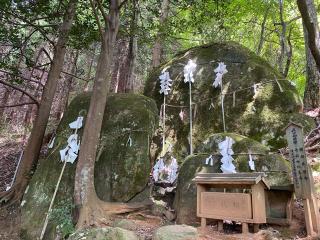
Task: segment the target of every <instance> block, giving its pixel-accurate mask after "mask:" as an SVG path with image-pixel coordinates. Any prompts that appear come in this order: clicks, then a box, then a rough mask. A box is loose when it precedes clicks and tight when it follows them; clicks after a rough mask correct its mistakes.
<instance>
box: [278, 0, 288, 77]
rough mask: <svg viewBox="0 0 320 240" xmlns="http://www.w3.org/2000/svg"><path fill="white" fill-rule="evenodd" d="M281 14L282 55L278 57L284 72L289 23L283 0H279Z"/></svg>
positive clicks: (280, 68)
mask: <svg viewBox="0 0 320 240" xmlns="http://www.w3.org/2000/svg"><path fill="white" fill-rule="evenodd" d="M279 15H280V25H281V32H280V34H279V38H280V55H279V59H278V65H279V71H280V72H281V73H282V74H284V66H283V65H284V60H285V55H286V51H287V40H286V32H287V24H286V23H285V21H284V18H283V0H279Z"/></svg>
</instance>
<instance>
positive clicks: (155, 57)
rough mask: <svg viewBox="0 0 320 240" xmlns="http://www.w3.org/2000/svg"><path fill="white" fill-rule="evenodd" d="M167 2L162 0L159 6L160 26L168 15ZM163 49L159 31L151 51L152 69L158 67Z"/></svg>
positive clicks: (168, 2)
mask: <svg viewBox="0 0 320 240" xmlns="http://www.w3.org/2000/svg"><path fill="white" fill-rule="evenodd" d="M169 4H170V1H169V0H163V1H162V5H161V16H160V26H161V25H162V24H163V23H164V22H165V20H166V19H167V17H168V13H169ZM162 53H163V47H162V45H161V31H159V33H158V35H157V38H156V41H155V44H154V46H153V50H152V67H153V68H155V67H157V66H159V65H160V62H161V59H162Z"/></svg>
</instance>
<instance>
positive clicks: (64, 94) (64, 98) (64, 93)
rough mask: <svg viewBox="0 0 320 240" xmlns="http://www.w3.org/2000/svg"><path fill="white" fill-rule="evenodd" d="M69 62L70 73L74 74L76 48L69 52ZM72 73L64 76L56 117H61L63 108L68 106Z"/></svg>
mask: <svg viewBox="0 0 320 240" xmlns="http://www.w3.org/2000/svg"><path fill="white" fill-rule="evenodd" d="M70 55H71V56H70V64H71V69H69V71H67V72H70V73H71V74H73V75H76V71H77V61H78V57H79V51H78V50H77V51H76V52H75V53H71V54H70ZM73 75H68V76H66V78H65V81H64V83H63V87H62V88H63V89H62V90H61V97H60V99H61V101H60V103H59V107H58V113H57V115H58V117H59V119H61V117H62V116H63V113H64V112H65V110H66V109H67V106H68V99H69V93H70V91H71V86H72V82H73Z"/></svg>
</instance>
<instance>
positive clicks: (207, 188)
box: [193, 172, 269, 233]
mask: <svg viewBox="0 0 320 240" xmlns="http://www.w3.org/2000/svg"><path fill="white" fill-rule="evenodd" d="M263 176H264V173H257V172H256V173H233V174H225V173H199V174H197V175H196V177H195V178H194V179H193V181H194V182H195V183H196V185H197V216H198V217H200V218H201V227H205V226H206V219H207V218H212V219H218V220H219V221H218V230H219V231H222V230H223V220H232V221H237V222H241V223H242V232H243V233H248V232H249V230H248V223H253V224H254V231H255V232H257V231H258V230H259V224H261V223H266V204H265V189H269V186H268V184H267V183H266V182H265V181H264V178H263ZM217 188H220V189H225V190H224V192H218V191H217V190H218V189H217ZM236 189H243V191H242V192H243V193H236V192H231V191H232V190H236ZM226 191H227V192H226ZM244 192H246V193H244Z"/></svg>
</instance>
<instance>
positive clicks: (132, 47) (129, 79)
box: [124, 0, 138, 92]
mask: <svg viewBox="0 0 320 240" xmlns="http://www.w3.org/2000/svg"><path fill="white" fill-rule="evenodd" d="M132 5H133V10H132V19H131V27H130V33H131V34H130V41H129V49H128V55H127V64H126V65H127V71H126V74H125V79H124V81H125V83H126V87H125V92H133V91H134V68H135V63H136V52H137V37H136V28H137V24H138V16H137V15H138V14H137V2H136V1H135V0H133V1H132Z"/></svg>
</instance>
